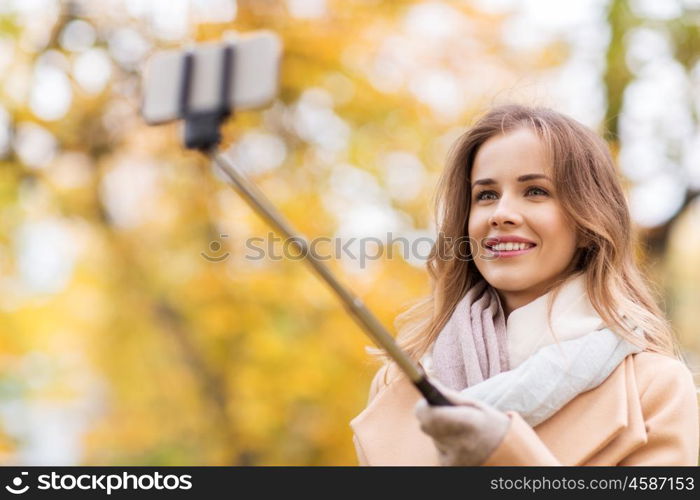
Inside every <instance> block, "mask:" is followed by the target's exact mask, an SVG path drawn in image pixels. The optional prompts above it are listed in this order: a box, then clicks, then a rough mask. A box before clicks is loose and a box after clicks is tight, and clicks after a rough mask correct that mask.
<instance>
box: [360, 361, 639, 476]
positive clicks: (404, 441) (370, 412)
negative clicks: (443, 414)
mask: <svg viewBox="0 0 700 500" xmlns="http://www.w3.org/2000/svg"><path fill="white" fill-rule="evenodd" d="M633 359H634V356H628V357H627V358H626V359H625V361H623V362H622V363H620V366H618V367H617V368H616V369H615V370H614V371H613V373H612V374H611V375H610V377H608V379H606V381H605V382H604V383H603V384H601V385H599V386H598V387H596V388H595V389H592V390H590V391H587V392H585V393H582V394H580V395H579V396H578V397H576V398H575V399H574V400H572V401H571V402H569V403H568V404H567V405H566V406H565V407H564V408H562V409H561V410H560V411H559V412H557V413H556V414H555V415H553V416H552V417H551V418H550V419H548V420H546V421H545V422H542V423H541V424H540V425H538V426H536V427H535V432H536V433H537V435H538V436H539V437H540V439H541V440H542V441H543V443H544V444H545V445H546V446H547V447H548V448H549V449H550V450H551V452H552V454H553V455H554V456H555V457H556V458H557V459H558V460H559V462H560V463H561V464H563V465H583V464H587V465H604V464H608V465H609V464H611V463H613V464H614V463H617V461H619V460H620V459H621V458H622V457H623V456H624V455H625V453H627V452H628V451H629V450H630V449H632V448H634V447H636V446H638V445H639V444H642V443H643V442H645V440H646V431H645V428H644V420H643V415H642V413H641V407H640V404H639V400H640V398H639V393H638V392H637V386H636V382H635V377H634V361H633ZM390 380H391V381H390V382H389V384H388V385H387V386H385V387H383V388H382V389H380V391H379V393H378V394H377V396H376V397H375V398H374V399H373V400H372V401H371V403H370V404H369V405H368V406H367V408H365V410H364V411H363V412H362V413H360V414H359V415H358V416H357V417H355V418H354V419H353V420H352V421H351V422H350V426H351V427H352V429H353V430H354V432H355V437H356V440H357V443H358V446H359V447H360V448H361V451H362V454H363V455H364V457H365V459H366V460H367V464H368V465H437V464H438V459H437V451H436V449H435V446H434V445H433V442H432V440H431V438H429V437H428V436H427V435H426V434H424V433H423V432H422V431H421V430H420V425H419V423H418V420H417V419H416V417H415V415H414V413H413V408H414V406H415V404H416V402H417V401H418V399H419V397H420V395H419V394H418V392H417V391H416V389H415V388H414V387H413V385H412V384H411V383H410V382H408V380H407V379H405V378H404V377H398V378H397V377H394V378H393V379H390ZM612 443H614V446H608V445H610V444H612ZM504 465H505V464H504Z"/></svg>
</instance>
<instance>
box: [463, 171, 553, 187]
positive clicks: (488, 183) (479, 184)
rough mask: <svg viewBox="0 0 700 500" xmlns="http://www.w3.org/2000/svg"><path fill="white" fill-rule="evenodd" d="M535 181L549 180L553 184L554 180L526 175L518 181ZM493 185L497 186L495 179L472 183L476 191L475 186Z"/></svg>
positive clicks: (544, 176)
mask: <svg viewBox="0 0 700 500" xmlns="http://www.w3.org/2000/svg"><path fill="white" fill-rule="evenodd" d="M533 179H547V180H548V181H550V182H552V179H550V178H549V177H547V176H546V175H544V174H525V175H521V176H520V177H518V179H517V180H518V182H527V181H531V180H533ZM491 184H497V182H496V181H495V180H493V179H488V178H487V179H479V180H476V181H474V182H473V183H472V189H474V186H488V185H491Z"/></svg>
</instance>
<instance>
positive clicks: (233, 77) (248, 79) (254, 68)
mask: <svg viewBox="0 0 700 500" xmlns="http://www.w3.org/2000/svg"><path fill="white" fill-rule="evenodd" d="M226 46H231V47H233V49H234V57H233V64H232V65H231V67H230V71H231V73H232V74H230V75H229V78H228V82H230V90H229V92H228V100H229V102H228V105H229V108H230V109H231V110H232V111H235V110H239V109H254V108H259V107H263V106H265V105H266V104H268V103H269V102H270V101H271V100H272V99H273V98H274V97H275V96H276V95H277V88H278V82H279V67H280V60H281V46H282V44H281V42H280V40H279V37H278V36H277V35H276V34H274V33H272V32H270V31H255V32H251V33H247V34H245V35H239V36H237V37H235V38H231V39H227V40H225V41H223V42H218V43H202V44H198V45H195V46H193V47H191V48H190V49H189V50H164V51H160V52H157V53H155V54H154V55H153V56H152V57H151V58H150V59H149V60H148V62H147V64H146V67H145V69H144V74H143V81H142V85H143V86H142V90H143V93H142V95H143V102H142V106H141V115H142V116H143V118H144V119H145V120H146V122H147V123H149V124H150V125H157V124H160V123H167V122H169V121H172V120H177V119H180V118H182V105H181V102H180V101H181V95H182V86H183V85H184V77H185V76H184V75H185V56H186V54H187V53H190V54H192V56H193V61H194V65H193V68H194V69H193V72H192V75H191V81H190V91H189V103H188V110H189V111H190V112H193V113H206V112H208V111H212V110H216V109H218V108H220V104H221V103H220V102H219V100H220V96H221V85H222V81H223V76H224V75H223V71H224V64H223V63H222V61H223V57H222V54H223V51H224V48H225V47H226Z"/></svg>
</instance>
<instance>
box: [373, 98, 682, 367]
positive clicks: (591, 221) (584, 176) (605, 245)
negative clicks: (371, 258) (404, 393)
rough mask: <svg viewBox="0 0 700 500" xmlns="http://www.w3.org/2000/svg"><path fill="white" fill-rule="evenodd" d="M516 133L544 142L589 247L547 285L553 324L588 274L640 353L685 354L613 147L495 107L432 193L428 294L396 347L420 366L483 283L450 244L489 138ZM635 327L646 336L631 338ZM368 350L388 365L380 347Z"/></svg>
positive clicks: (609, 321)
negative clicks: (558, 304)
mask: <svg viewBox="0 0 700 500" xmlns="http://www.w3.org/2000/svg"><path fill="white" fill-rule="evenodd" d="M519 128H528V129H531V130H532V131H534V132H535V133H536V134H537V136H538V137H539V138H540V139H541V141H542V143H543V144H544V146H545V148H546V150H547V152H548V153H549V158H550V159H551V161H552V167H553V172H554V179H553V180H554V184H555V187H556V190H557V194H558V199H559V200H560V203H561V205H562V207H563V210H564V211H565V213H566V214H567V215H568V217H569V218H570V220H571V221H572V224H574V226H575V228H576V230H577V231H578V234H579V236H580V237H581V238H582V240H581V241H583V242H584V243H586V246H584V247H582V248H580V249H578V251H577V253H576V254H575V255H574V258H573V259H572V262H571V264H570V265H569V267H568V269H567V270H566V271H565V273H563V276H562V278H561V279H559V280H558V281H556V282H555V283H552V285H551V286H550V287H549V289H548V291H550V290H554V293H552V294H551V296H550V298H549V300H548V304H549V306H548V320H549V321H550V322H551V306H552V303H553V301H554V297H555V296H556V294H557V292H558V290H559V285H561V284H562V283H563V282H565V281H566V280H567V279H568V278H570V277H571V276H573V275H574V274H578V273H583V274H584V275H585V283H586V289H587V292H588V296H589V298H590V301H591V304H592V305H593V307H594V308H595V310H596V312H597V313H598V315H599V316H600V317H601V319H602V320H603V321H604V322H605V324H606V326H607V327H608V328H610V329H612V330H613V331H615V332H616V333H618V334H619V335H620V336H622V337H624V338H626V339H627V340H629V341H630V342H633V343H634V344H636V345H639V346H640V347H641V348H642V349H645V350H649V351H654V352H658V353H662V354H666V355H670V356H675V357H680V351H679V348H678V345H677V343H676V341H675V340H674V335H673V332H672V330H671V327H670V324H669V322H668V321H667V319H666V318H665V315H664V313H663V312H662V310H661V309H660V307H659V306H658V305H657V303H656V301H655V298H654V295H653V294H652V292H651V286H650V283H648V282H647V281H646V279H645V278H644V276H643V275H642V273H641V271H640V270H639V268H638V267H637V264H636V262H635V259H634V256H635V254H634V249H635V245H636V242H635V241H634V235H633V232H632V223H631V218H630V214H629V209H628V206H627V202H626V200H625V196H624V193H623V190H622V186H621V184H620V180H619V179H618V175H617V172H616V168H615V163H614V161H613V158H612V156H611V154H610V150H609V148H608V145H607V143H606V142H605V141H604V140H603V139H602V138H601V137H599V136H598V135H597V134H596V133H595V132H593V131H592V130H590V129H588V128H587V127H585V126H584V125H582V124H580V123H579V122H577V121H576V120H574V119H572V118H569V117H567V116H564V115H562V114H561V113H558V112H556V111H553V110H551V109H547V108H539V107H538V108H533V107H526V106H521V105H505V106H498V107H495V108H492V109H491V110H490V111H489V112H488V113H487V114H486V115H484V116H483V117H481V118H480V119H479V120H478V121H477V122H476V124H475V125H474V126H473V127H471V128H470V129H469V130H468V131H467V132H465V133H464V134H463V135H462V136H461V137H460V138H459V139H458V140H457V141H456V143H455V144H454V145H453V147H452V149H451V151H450V154H449V157H448V163H447V166H446V168H445V170H444V172H443V175H442V177H441V179H440V181H439V183H438V187H437V192H436V200H435V201H436V206H435V216H436V220H437V227H438V237H437V239H436V241H435V244H434V245H433V247H432V250H431V253H430V255H429V257H428V261H427V269H428V273H429V276H430V282H431V293H430V295H428V296H427V297H425V298H423V299H421V300H419V301H418V302H416V303H414V305H413V306H412V307H410V308H409V309H408V310H406V311H404V312H403V313H401V314H400V315H399V316H397V318H396V327H397V329H398V332H399V333H398V337H397V341H398V343H399V345H400V346H401V347H402V348H403V349H404V350H405V351H406V352H407V353H408V355H409V356H410V357H411V358H412V359H414V360H419V359H420V358H421V357H422V356H423V354H425V352H426V351H427V350H428V348H429V347H430V345H431V344H432V343H433V342H434V341H435V339H436V338H437V336H438V334H439V333H440V331H441V330H442V328H443V327H444V325H445V323H446V322H447V321H448V319H449V318H450V316H451V315H452V312H453V311H454V309H455V307H456V306H457V303H458V302H459V301H460V300H461V299H462V298H463V297H464V295H465V294H466V293H467V291H468V290H469V289H470V288H471V287H472V286H474V285H476V284H477V283H479V282H480V281H481V280H484V278H483V276H482V275H481V273H480V272H479V270H478V269H477V267H476V265H475V264H474V260H473V258H466V259H465V258H464V251H462V250H460V249H457V248H455V247H454V243H453V242H455V241H465V237H467V238H468V236H469V235H468V234H467V223H468V220H469V211H470V204H471V194H470V189H469V186H470V177H471V171H472V166H473V164H474V159H475V157H476V154H477V152H478V151H479V148H480V147H481V145H482V144H484V143H485V142H486V141H487V140H489V139H490V138H491V137H494V136H498V135H502V134H507V133H508V132H511V131H514V130H516V129H519ZM451 245H452V246H451ZM460 251H461V252H462V253H461V254H460V253H459V252H460ZM468 251H469V252H471V249H469V250H468ZM459 255H461V256H462V258H457V256H459ZM469 257H472V256H471V254H470V255H469ZM489 286H490V285H489ZM637 328H639V329H641V330H642V332H643V337H642V336H640V335H637V334H635V330H636V329H637ZM371 352H372V354H374V355H375V356H377V357H379V358H381V359H382V360H383V361H389V360H388V359H387V357H386V356H385V355H383V354H382V353H381V352H380V351H378V350H372V351H371Z"/></svg>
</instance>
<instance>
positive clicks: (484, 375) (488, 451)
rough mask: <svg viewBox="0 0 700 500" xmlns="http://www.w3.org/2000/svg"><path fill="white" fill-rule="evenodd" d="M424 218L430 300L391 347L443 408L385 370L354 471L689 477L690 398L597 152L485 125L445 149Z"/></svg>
mask: <svg viewBox="0 0 700 500" xmlns="http://www.w3.org/2000/svg"><path fill="white" fill-rule="evenodd" d="M438 210H439V214H438V215H439V217H438V220H439V221H440V222H439V228H440V231H439V236H438V240H437V241H436V244H435V246H434V247H433V250H432V252H431V255H430V258H429V261H428V271H429V274H430V277H431V283H432V295H431V296H429V297H428V298H427V299H425V300H423V301H422V302H420V303H418V304H417V305H416V306H414V307H413V308H412V309H410V310H408V311H407V312H406V313H404V314H403V315H402V316H401V317H400V318H399V320H400V321H401V325H400V326H401V327H400V334H399V343H400V345H401V346H402V347H403V348H404V349H405V350H406V351H407V352H408V353H409V355H410V356H411V357H412V358H413V359H415V360H420V362H421V364H422V365H423V367H424V368H425V370H426V371H427V373H428V375H429V376H430V377H431V379H432V380H434V381H435V383H436V384H437V385H438V386H439V387H440V388H441V389H442V390H443V391H444V392H445V394H446V396H447V397H448V398H449V399H450V400H452V401H453V402H455V404H456V406H454V407H430V406H428V405H427V404H426V403H425V401H423V400H422V399H421V398H420V395H419V394H418V392H417V391H416V390H415V389H414V388H413V386H412V385H411V384H410V382H409V381H408V380H407V379H406V378H405V377H404V376H403V375H402V374H401V373H400V372H399V370H398V369H397V367H396V366H395V365H394V364H393V363H391V362H390V361H389V360H387V359H386V358H384V361H385V364H384V365H383V366H382V367H381V368H380V370H379V371H378V372H377V374H376V375H375V377H374V380H373V381H372V385H371V389H370V398H369V403H368V406H367V408H366V409H365V410H364V411H363V412H362V413H361V414H360V415H358V416H357V417H356V418H355V419H353V421H352V422H351V426H352V427H353V430H354V432H355V438H354V439H355V445H356V448H357V453H358V457H359V461H360V463H361V464H368V465H438V464H442V465H479V464H483V465H558V464H561V465H696V464H697V459H698V405H697V397H696V390H695V386H694V383H693V380H692V376H691V374H690V372H689V371H688V369H687V368H686V366H685V365H684V364H683V363H682V362H681V361H680V359H679V355H678V348H677V345H676V344H675V341H674V338H673V334H672V332H671V329H670V327H669V324H668V322H667V321H666V320H665V319H664V316H663V313H662V312H661V310H660V309H659V307H658V306H657V305H656V304H655V302H654V300H653V297H652V295H651V293H650V291H649V289H648V287H647V285H646V284H645V281H644V279H643V278H642V275H641V273H640V271H639V270H638V268H637V267H636V264H635V261H634V242H633V238H632V231H631V221H630V216H629V211H628V208H627V204H626V201H625V197H624V194H623V191H622V189H621V186H620V182H619V180H618V178H617V176H616V172H615V167H614V163H613V160H612V158H611V155H610V152H609V150H608V147H607V145H606V143H605V142H604V141H603V140H602V139H601V138H600V137H598V136H597V135H596V134H595V133H593V132H592V131H590V130H589V129H587V128H586V127H584V126H582V125H581V124H579V123H578V122H576V121H575V120H572V119H570V118H568V117H565V116H563V115H561V114H559V113H556V112H554V111H552V110H548V109H541V108H528V107H523V106H516V105H510V106H502V107H498V108H495V109H493V110H491V111H490V112H489V113H488V114H486V115H485V116H484V117H483V118H481V119H480V120H479V121H478V122H477V123H476V125H475V126H474V127H472V128H471V129H470V130H469V131H467V132H466V133H465V134H464V135H463V136H462V137H461V138H460V140H459V141H458V143H457V144H456V146H455V147H454V149H453V151H452V154H451V159H450V162H449V164H448V167H447V168H446V170H445V172H444V174H443V177H442V179H441V182H440V185H439V189H438ZM378 355H380V356H381V354H379V353H378Z"/></svg>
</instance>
